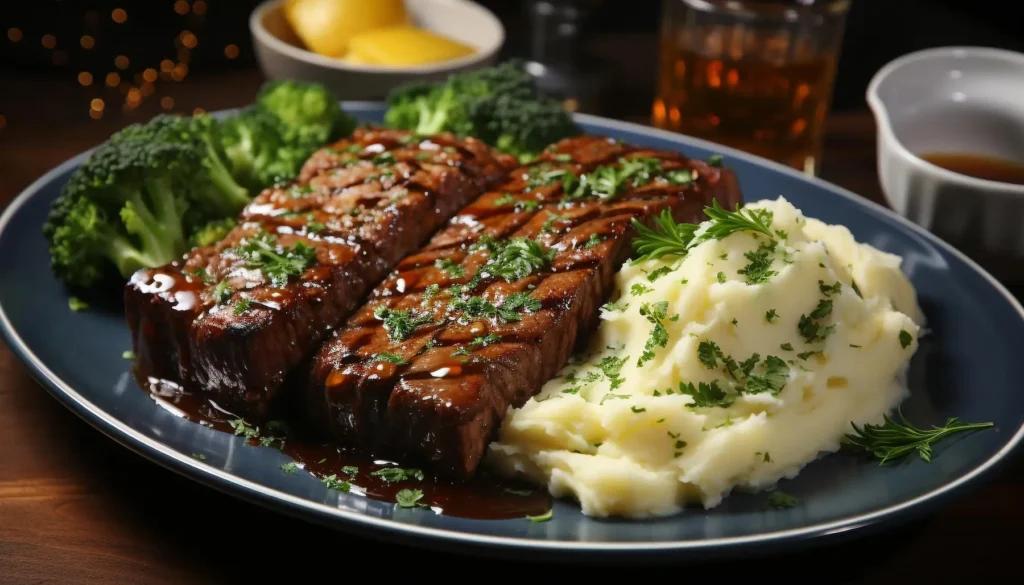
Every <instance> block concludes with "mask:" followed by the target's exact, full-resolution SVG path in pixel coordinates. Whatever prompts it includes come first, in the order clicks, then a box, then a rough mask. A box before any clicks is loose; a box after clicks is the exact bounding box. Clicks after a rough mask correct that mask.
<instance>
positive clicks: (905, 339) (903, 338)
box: [900, 329, 914, 349]
mask: <svg viewBox="0 0 1024 585" xmlns="http://www.w3.org/2000/svg"><path fill="white" fill-rule="evenodd" d="M913 341H914V338H913V337H911V336H910V333H907V330H906V329H900V346H901V347H903V349H907V347H909V346H910V344H911V343H912V342H913Z"/></svg>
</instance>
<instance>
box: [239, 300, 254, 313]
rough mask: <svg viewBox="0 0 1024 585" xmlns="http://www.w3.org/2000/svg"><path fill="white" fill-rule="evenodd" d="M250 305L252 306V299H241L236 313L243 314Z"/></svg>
mask: <svg viewBox="0 0 1024 585" xmlns="http://www.w3.org/2000/svg"><path fill="white" fill-rule="evenodd" d="M250 306H252V301H250V300H249V299H239V301H238V303H237V304H236V305H235V314H236V315H241V314H242V313H244V312H246V311H248V310H249V307H250Z"/></svg>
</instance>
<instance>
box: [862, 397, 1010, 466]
mask: <svg viewBox="0 0 1024 585" xmlns="http://www.w3.org/2000/svg"><path fill="white" fill-rule="evenodd" d="M898 417H899V421H895V420H893V419H892V417H890V416H889V415H888V414H886V415H884V418H885V423H884V424H881V425H872V424H865V425H864V426H863V427H858V426H857V425H856V424H854V423H853V422H851V423H850V425H851V426H853V430H854V432H853V433H850V434H847V435H846V438H847V444H848V445H851V446H853V447H855V448H860V449H862V450H864V451H866V452H867V453H869V454H871V455H873V456H875V457H877V458H878V459H880V460H881V461H880V462H879V465H885V464H886V463H889V462H891V461H895V460H897V459H901V458H903V457H905V456H907V455H908V454H910V453H912V452H914V451H917V454H918V455H919V456H920V457H921V459H923V460H925V461H927V462H931V460H932V444H933V443H936V442H938V441H940V440H941V439H943V438H945V437H947V436H949V435H952V434H953V433H958V432H962V431H972V430H977V429H985V428H988V427H991V426H993V424H994V423H990V422H986V423H965V422H961V421H960V419H958V418H956V417H953V418H950V419H946V424H945V425H943V426H941V427H936V426H933V427H932V428H930V429H921V428H918V427H915V426H914V425H912V424H910V423H909V422H907V419H906V418H905V417H904V416H903V411H902V409H900V410H899V411H898Z"/></svg>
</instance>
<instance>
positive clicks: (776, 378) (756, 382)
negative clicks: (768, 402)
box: [744, 353, 789, 396]
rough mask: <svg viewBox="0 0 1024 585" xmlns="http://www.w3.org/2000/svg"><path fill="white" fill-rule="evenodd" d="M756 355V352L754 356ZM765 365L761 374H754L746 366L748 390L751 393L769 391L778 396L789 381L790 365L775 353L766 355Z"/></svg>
mask: <svg viewBox="0 0 1024 585" xmlns="http://www.w3.org/2000/svg"><path fill="white" fill-rule="evenodd" d="M756 355H757V354H756V353H755V354H754V356H756ZM763 365H764V373H763V374H761V375H756V374H753V373H752V372H751V371H750V370H749V369H747V368H746V367H744V372H745V374H746V381H747V387H746V391H747V392H748V393H750V394H761V393H762V392H768V393H770V394H771V395H772V396H777V395H778V394H779V392H781V391H782V389H783V388H784V387H785V386H786V382H788V381H789V366H787V365H786V362H785V361H784V360H782V359H781V358H778V357H776V356H773V355H770V356H768V357H766V358H765V359H764V363H763Z"/></svg>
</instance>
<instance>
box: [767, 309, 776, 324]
mask: <svg viewBox="0 0 1024 585" xmlns="http://www.w3.org/2000/svg"><path fill="white" fill-rule="evenodd" d="M764 320H765V321H767V322H769V323H774V322H776V321H778V320H779V314H778V313H776V312H775V309H768V312H767V313H765V314H764Z"/></svg>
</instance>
